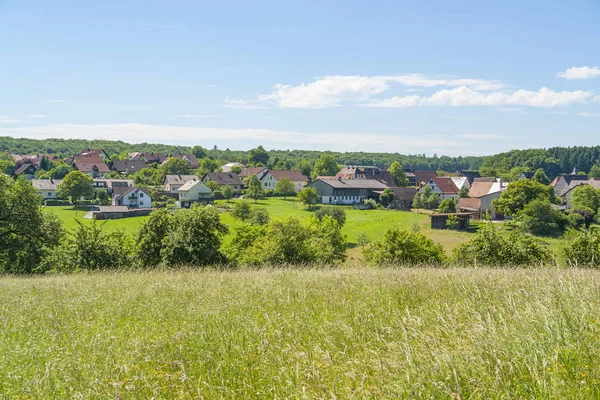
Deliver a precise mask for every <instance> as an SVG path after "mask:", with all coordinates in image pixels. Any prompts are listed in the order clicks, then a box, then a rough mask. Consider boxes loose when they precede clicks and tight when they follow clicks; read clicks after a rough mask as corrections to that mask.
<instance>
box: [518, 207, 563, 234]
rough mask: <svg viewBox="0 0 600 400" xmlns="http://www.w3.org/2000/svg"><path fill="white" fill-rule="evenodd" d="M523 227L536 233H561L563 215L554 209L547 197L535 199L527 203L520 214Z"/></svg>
mask: <svg viewBox="0 0 600 400" xmlns="http://www.w3.org/2000/svg"><path fill="white" fill-rule="evenodd" d="M519 219H520V221H521V227H522V228H523V229H524V230H525V231H526V232H529V233H532V234H534V235H552V234H557V233H559V231H560V229H559V227H560V226H561V225H564V224H562V223H561V220H562V215H561V214H560V213H559V212H558V211H556V210H554V209H552V206H551V205H550V202H549V201H548V200H546V199H537V200H533V201H531V202H529V203H527V204H526V205H525V207H524V208H523V211H521V212H520V214H519Z"/></svg>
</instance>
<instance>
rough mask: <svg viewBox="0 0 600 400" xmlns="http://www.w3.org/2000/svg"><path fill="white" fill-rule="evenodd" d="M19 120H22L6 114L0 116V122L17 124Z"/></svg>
mask: <svg viewBox="0 0 600 400" xmlns="http://www.w3.org/2000/svg"><path fill="white" fill-rule="evenodd" d="M19 122H22V120H20V119H16V118H11V117H6V116H0V124H17V123H19Z"/></svg>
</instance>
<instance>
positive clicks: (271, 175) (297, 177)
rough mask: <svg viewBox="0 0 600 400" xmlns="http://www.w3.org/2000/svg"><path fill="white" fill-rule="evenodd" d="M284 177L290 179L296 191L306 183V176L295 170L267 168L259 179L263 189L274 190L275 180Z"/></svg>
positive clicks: (277, 180)
mask: <svg viewBox="0 0 600 400" xmlns="http://www.w3.org/2000/svg"><path fill="white" fill-rule="evenodd" d="M285 178H289V180H290V181H292V183H293V184H294V189H295V190H296V193H298V192H300V191H301V190H302V189H304V187H305V186H306V185H307V184H308V177H307V176H305V175H304V174H302V172H300V171H296V170H289V171H288V170H268V171H267V172H266V173H265V174H264V175H263V177H262V178H261V179H260V184H261V185H262V187H263V189H265V190H275V187H276V186H277V182H279V181H280V180H282V179H285Z"/></svg>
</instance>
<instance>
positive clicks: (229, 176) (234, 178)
mask: <svg viewBox="0 0 600 400" xmlns="http://www.w3.org/2000/svg"><path fill="white" fill-rule="evenodd" d="M211 181H212V182H215V183H216V184H217V185H219V189H221V190H223V188H224V187H225V186H227V185H229V186H230V187H231V188H232V189H233V192H234V193H236V194H238V193H240V192H241V191H242V187H243V185H244V183H243V182H242V180H241V179H240V177H239V176H238V175H237V174H235V173H233V172H207V173H206V175H204V177H203V178H202V182H204V183H208V182H211Z"/></svg>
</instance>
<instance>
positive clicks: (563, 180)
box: [553, 174, 588, 198]
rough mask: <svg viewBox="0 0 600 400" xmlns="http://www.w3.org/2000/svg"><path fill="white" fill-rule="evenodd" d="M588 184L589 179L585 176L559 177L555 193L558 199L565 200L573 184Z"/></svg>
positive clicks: (569, 175)
mask: <svg viewBox="0 0 600 400" xmlns="http://www.w3.org/2000/svg"><path fill="white" fill-rule="evenodd" d="M577 181H579V182H587V181H588V178H587V176H585V175H578V174H568V175H559V176H557V177H556V183H554V182H553V183H554V193H556V195H557V196H558V197H561V198H564V195H565V193H566V192H567V191H568V190H569V187H570V185H571V183H572V182H577Z"/></svg>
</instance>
